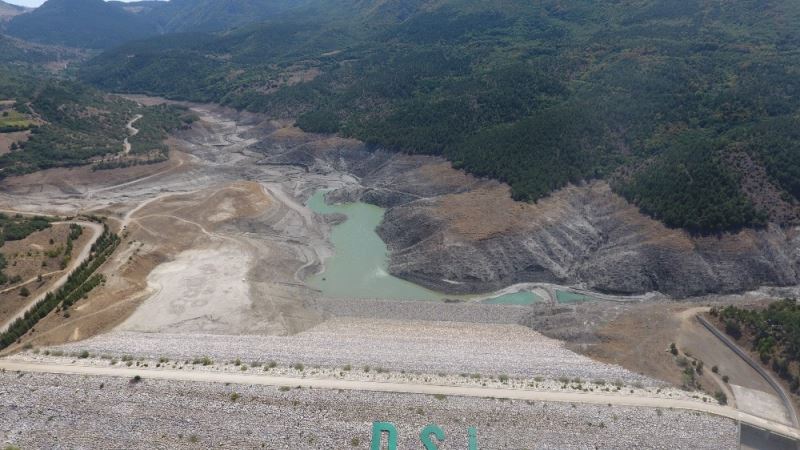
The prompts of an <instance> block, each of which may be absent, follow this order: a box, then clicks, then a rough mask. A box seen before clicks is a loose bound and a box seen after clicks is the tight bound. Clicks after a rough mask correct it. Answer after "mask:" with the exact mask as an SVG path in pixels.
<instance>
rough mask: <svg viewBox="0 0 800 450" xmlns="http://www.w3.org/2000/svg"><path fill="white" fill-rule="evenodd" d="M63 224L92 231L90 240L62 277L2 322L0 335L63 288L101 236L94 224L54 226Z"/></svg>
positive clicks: (99, 228)
mask: <svg viewBox="0 0 800 450" xmlns="http://www.w3.org/2000/svg"><path fill="white" fill-rule="evenodd" d="M63 223H68V224H76V225H80V226H82V227H83V228H84V229H90V230H92V238H91V239H90V240H89V242H87V243H86V245H85V246H84V247H83V248H82V249H81V252H80V253H79V254H78V256H77V258H72V260H71V261H70V264H69V266H68V267H67V268H66V269H64V270H62V271H61V272H63V275H62V276H61V278H59V279H58V280H56V282H55V283H53V285H52V286H51V287H50V289H48V290H47V291H46V292H42V293H41V294H39V295H37V296H36V297H34V298H32V299H31V300H30V301H29V302H28V304H27V305H25V308H23V309H21V310H20V311H19V312H18V313H16V314H14V315H13V316H11V317H10V318H9V319H8V320H6V321H5V322H3V323H2V325H0V333H4V332H5V331H6V330H7V329H8V327H10V326H11V324H12V323H14V321H15V320H17V319H19V318H20V317H23V316H24V315H25V313H26V312H28V310H30V309H31V308H33V307H34V306H35V305H36V304H37V303H39V302H40V301H41V300H42V299H43V298H44V297H45V296H46V295H47V294H48V293H49V292H52V291H55V290H57V289H58V288H60V287H61V286H63V285H64V283H66V282H67V279H68V278H69V276H70V274H71V273H72V271H73V270H75V268H76V267H78V266H79V265H81V263H83V262H84V261H85V260H86V259H87V258H89V253H90V252H91V250H92V245H94V243H95V242H97V239H98V238H99V237H100V235H101V234H103V227H102V225H100V224H97V223H94V222H83V221H69V222H55V224H63ZM34 280H35V278H34ZM26 283H27V282H26Z"/></svg>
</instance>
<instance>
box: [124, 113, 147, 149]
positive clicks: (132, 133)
mask: <svg viewBox="0 0 800 450" xmlns="http://www.w3.org/2000/svg"><path fill="white" fill-rule="evenodd" d="M142 117H144V116H142V115H141V114H137V115H136V116H135V117H134V118H133V119H131V121H130V122H128V123H127V124H126V125H125V128H127V129H128V137H126V138H125V140H124V141H122V151H123V153H125V155H126V156H127V155H128V154H129V153H130V152H131V143H130V142H129V141H128V139H130V138H132V137H134V136H136V135H137V134H139V129H138V128H134V127H133V124H134V123H136V121H137V120H139V119H141V118H142Z"/></svg>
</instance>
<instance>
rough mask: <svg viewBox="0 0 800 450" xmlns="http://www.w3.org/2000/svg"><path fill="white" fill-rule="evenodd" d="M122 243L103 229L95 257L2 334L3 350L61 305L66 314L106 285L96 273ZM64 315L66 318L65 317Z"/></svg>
mask: <svg viewBox="0 0 800 450" xmlns="http://www.w3.org/2000/svg"><path fill="white" fill-rule="evenodd" d="M119 242H120V238H119V236H117V235H116V234H115V233H112V232H111V231H110V230H109V228H108V226H107V225H104V231H103V233H102V234H101V235H100V237H99V238H98V239H97V241H96V242H95V243H94V245H92V253H91V255H90V256H89V258H88V259H87V260H86V261H84V262H83V263H81V265H79V266H78V267H77V268H76V269H75V270H74V271H73V272H72V273H71V274H70V275H69V277H68V278H67V282H66V283H65V284H64V285H63V286H62V287H61V288H59V289H58V290H57V291H56V292H49V293H48V294H47V295H46V296H45V297H44V299H42V300H40V301H39V302H38V303H37V304H36V305H35V306H34V307H33V308H31V309H29V310H28V311H27V312H26V313H25V315H24V316H23V317H21V318H19V319H17V320H16V321H15V322H14V323H12V324H11V326H10V327H9V328H8V330H7V331H6V332H5V333H2V334H0V349H3V348H6V347H8V346H9V345H11V344H12V343H14V342H16V341H17V339H19V338H20V337H22V336H23V335H24V334H25V333H27V332H28V331H29V330H31V329H32V328H33V327H34V326H35V325H36V323H38V322H39V320H41V319H43V318H44V317H45V316H47V315H48V314H49V313H50V312H51V311H52V310H53V309H55V308H56V306H59V305H60V307H61V310H62V311H67V309H68V308H69V307H70V306H72V305H73V304H74V303H75V302H76V301H77V300H78V299H80V298H82V297H83V296H84V295H85V294H86V293H88V292H90V291H91V290H92V289H94V288H95V287H97V286H98V285H100V284H101V283H102V282H104V281H105V278H104V277H103V275H101V274H95V272H96V271H97V269H98V268H99V267H100V266H101V265H102V264H103V263H105V262H106V260H107V259H108V257H109V256H111V254H112V253H113V252H114V250H115V249H116V248H117V245H119ZM64 315H65V317H66V316H67V315H66V313H65V314H64Z"/></svg>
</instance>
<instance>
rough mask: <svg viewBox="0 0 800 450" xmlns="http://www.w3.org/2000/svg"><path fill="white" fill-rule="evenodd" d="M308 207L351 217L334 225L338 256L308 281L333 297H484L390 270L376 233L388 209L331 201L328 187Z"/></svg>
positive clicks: (527, 298)
mask: <svg viewBox="0 0 800 450" xmlns="http://www.w3.org/2000/svg"><path fill="white" fill-rule="evenodd" d="M307 206H308V207H309V208H310V209H311V210H312V211H314V212H316V213H318V214H332V213H340V214H344V215H346V216H347V220H346V221H344V222H343V223H341V224H338V225H336V226H334V227H333V231H332V233H331V241H332V243H333V246H334V255H333V257H331V258H330V259H328V260H326V261H325V269H324V271H323V272H321V273H318V274H316V275H313V276H311V277H309V278H308V279H307V280H306V282H307V283H308V284H310V285H311V286H313V287H315V288H317V289H319V290H321V291H322V293H323V294H324V295H326V296H328V297H333V298H374V299H400V300H444V299H446V298H447V299H463V300H470V299H475V298H478V297H486V296H459V295H450V294H444V293H441V292H436V291H432V290H430V289H426V288H424V287H422V286H420V285H418V284H414V283H411V282H409V281H406V280H403V279H400V278H397V277H395V276H392V275H391V274H389V273H388V271H387V267H388V262H389V257H388V255H389V252H388V249H387V248H386V244H385V243H384V242H383V240H382V239H381V238H380V236H378V234H377V233H376V232H375V229H376V228H377V227H378V225H380V223H381V221H382V220H383V214H384V212H385V210H384V209H383V208H380V207H378V206H375V205H370V204H367V203H362V202H356V203H342V204H335V205H329V204H327V203H326V202H325V191H318V192H317V193H316V194H314V195H313V196H312V197H311V198H310V199H309V200H308V204H307ZM537 301H541V299H540V298H539V297H538V296H537V295H536V294H534V293H533V292H527V291H523V292H516V293H512V294H505V295H501V296H497V297H494V298H489V299H487V300H485V302H486V303H497V304H516V305H520V304H522V305H525V304H531V303H534V302H537Z"/></svg>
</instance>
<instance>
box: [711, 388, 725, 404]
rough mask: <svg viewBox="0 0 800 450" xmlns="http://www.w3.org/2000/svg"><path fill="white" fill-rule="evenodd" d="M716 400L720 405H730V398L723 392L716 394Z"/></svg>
mask: <svg viewBox="0 0 800 450" xmlns="http://www.w3.org/2000/svg"><path fill="white" fill-rule="evenodd" d="M714 398H715V399H717V402H718V403H719V404H720V405H727V404H728V396H727V395H725V393H724V392H722V391H716V392H714Z"/></svg>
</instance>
